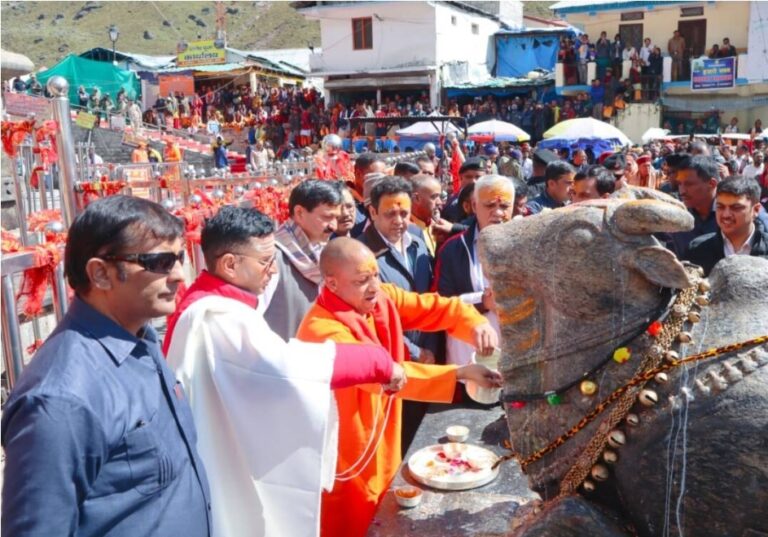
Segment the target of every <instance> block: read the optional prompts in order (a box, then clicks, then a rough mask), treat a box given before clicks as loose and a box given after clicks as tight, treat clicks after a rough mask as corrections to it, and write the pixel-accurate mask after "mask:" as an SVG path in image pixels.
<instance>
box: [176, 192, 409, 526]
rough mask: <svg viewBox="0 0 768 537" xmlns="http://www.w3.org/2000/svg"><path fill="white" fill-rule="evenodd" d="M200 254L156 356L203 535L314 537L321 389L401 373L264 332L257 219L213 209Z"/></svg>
mask: <svg viewBox="0 0 768 537" xmlns="http://www.w3.org/2000/svg"><path fill="white" fill-rule="evenodd" d="M201 247H202V250H203V255H204V256H205V262H206V265H207V267H208V268H209V270H207V271H204V272H203V273H202V274H201V275H200V276H199V277H198V278H197V280H196V281H195V282H194V283H193V284H192V286H191V287H190V288H189V290H188V291H187V293H186V294H185V295H184V297H183V298H182V300H181V303H180V304H179V307H178V308H177V310H176V312H175V313H174V314H173V316H172V317H171V318H170V319H169V321H168V333H167V335H166V338H165V344H164V346H163V349H164V351H165V352H166V354H167V356H168V364H169V365H170V366H171V368H172V369H173V370H174V371H175V373H176V375H177V377H178V379H179V381H180V382H182V383H183V384H184V387H185V389H186V392H187V394H188V396H189V402H190V406H191V407H192V413H193V416H194V419H195V423H196V425H197V427H198V430H199V431H200V434H199V436H198V449H199V451H200V456H201V458H202V459H203V462H204V463H205V464H206V465H207V466H208V468H209V475H210V476H211V477H210V485H211V508H212V510H213V517H212V518H213V524H212V526H213V531H212V534H214V535H216V536H217V537H283V536H286V535H290V536H300V537H315V536H316V535H317V534H318V531H319V528H320V512H319V506H320V492H321V487H325V488H327V489H330V487H331V485H332V484H333V474H334V471H335V468H336V465H335V461H336V453H337V447H336V431H337V427H338V425H337V420H336V417H335V416H336V413H335V410H334V408H333V398H332V392H331V389H333V388H340V387H344V386H351V385H354V384H356V383H376V384H375V385H377V386H380V385H381V384H385V386H384V389H385V390H387V391H391V390H397V389H399V388H400V387H402V384H403V381H404V378H403V374H402V368H401V367H400V366H399V365H398V364H393V362H392V359H391V358H390V357H389V355H388V353H387V352H386V351H385V350H384V349H382V348H381V347H380V346H378V345H346V344H343V343H341V344H338V343H337V344H334V343H332V342H325V343H323V344H320V345H318V344H316V343H303V342H300V341H297V340H295V339H292V340H290V341H288V342H286V341H285V340H283V339H281V338H280V337H279V336H278V335H277V334H275V333H274V332H273V331H272V330H271V329H270V328H269V326H268V325H267V323H266V321H265V320H264V317H263V316H262V313H261V312H260V311H259V310H257V308H256V306H257V296H258V295H260V294H261V293H262V292H263V291H264V287H265V286H266V285H267V283H268V282H269V279H270V278H271V277H272V276H273V275H274V273H275V268H276V265H275V263H274V259H275V253H276V249H275V238H274V224H273V223H272V221H271V220H270V219H269V218H268V217H266V216H265V215H263V214H261V213H259V212H258V211H256V210H254V209H244V208H236V207H223V208H222V209H221V210H220V211H219V212H218V213H217V214H216V216H214V217H213V218H212V219H211V220H209V221H208V222H207V223H206V226H205V227H204V228H203V231H202V233H201ZM179 393H181V392H179ZM179 393H177V394H176V395H177V397H180V395H179Z"/></svg>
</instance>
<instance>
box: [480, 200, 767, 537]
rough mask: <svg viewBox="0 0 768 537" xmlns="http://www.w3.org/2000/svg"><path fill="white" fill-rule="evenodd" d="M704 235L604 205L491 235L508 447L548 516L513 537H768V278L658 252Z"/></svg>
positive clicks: (733, 261) (496, 229)
mask: <svg viewBox="0 0 768 537" xmlns="http://www.w3.org/2000/svg"><path fill="white" fill-rule="evenodd" d="M646 195H647V193H646ZM692 225H693V221H692V218H691V216H690V215H689V214H688V212H687V211H686V210H685V208H684V207H683V206H682V205H681V204H679V203H678V202H676V201H674V200H672V198H668V199H666V200H661V199H644V200H636V199H633V200H627V199H609V200H601V201H595V202H592V203H591V204H578V205H574V206H571V207H570V208H566V209H560V210H557V211H551V212H548V213H544V214H541V215H538V216H535V217H531V218H526V219H522V220H514V221H512V222H509V223H507V224H503V225H498V226H492V227H490V228H488V229H487V230H486V231H484V232H483V233H482V236H481V239H480V241H481V255H482V259H483V263H484V267H485V269H486V271H487V274H488V275H489V276H490V277H491V279H492V286H493V291H494V294H495V298H496V303H497V307H498V313H499V318H500V320H501V325H502V342H503V351H504V352H503V358H502V360H501V364H500V368H501V370H502V374H503V375H504V380H505V384H504V392H503V400H504V401H505V408H506V415H507V425H508V427H509V432H510V440H511V445H512V449H513V453H514V455H515V457H516V458H517V459H518V460H519V461H521V466H522V467H523V470H524V471H525V472H526V474H527V475H528V478H529V483H530V486H531V487H532V488H533V489H534V490H535V491H536V492H538V493H539V494H540V495H541V496H542V498H543V499H544V500H545V501H544V505H543V507H542V506H537V507H536V509H535V510H534V509H530V510H529V511H530V513H529V514H528V515H527V516H525V517H522V519H521V520H517V519H516V521H514V523H513V525H512V528H513V534H514V535H516V536H525V537H531V536H552V537H566V536H590V537H596V536H628V535H640V536H643V537H646V536H647V537H657V536H666V535H675V536H677V535H685V536H690V537H708V536H729V537H757V536H763V535H765V536H768V367H767V366H766V363H768V343H765V341H764V340H765V338H761V337H760V336H765V335H768V261H765V260H763V259H758V258H751V257H747V256H734V257H730V258H727V259H725V260H723V261H722V262H721V263H720V264H719V265H718V266H717V267H716V268H715V270H714V271H713V272H712V273H711V275H710V278H709V279H708V280H704V279H702V278H701V272H699V271H698V270H697V268H695V267H690V266H684V265H683V264H682V263H681V262H680V261H678V260H677V258H675V256H674V255H673V254H672V253H670V252H669V251H668V250H666V249H665V248H663V247H662V246H661V244H660V243H659V242H658V241H657V240H656V239H655V238H654V237H653V235H652V234H653V233H661V232H675V231H682V230H687V229H690V228H691V227H692ZM739 343H742V344H740V345H735V346H734V347H733V348H729V349H719V350H718V351H717V352H715V353H709V354H713V355H715V356H709V355H708V354H703V353H704V351H706V350H708V349H713V348H718V347H723V346H729V345H731V344H739ZM534 513H535V514H534Z"/></svg>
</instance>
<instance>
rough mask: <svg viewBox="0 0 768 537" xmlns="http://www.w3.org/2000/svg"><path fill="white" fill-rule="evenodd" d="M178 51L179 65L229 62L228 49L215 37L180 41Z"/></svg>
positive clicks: (177, 63) (192, 65)
mask: <svg viewBox="0 0 768 537" xmlns="http://www.w3.org/2000/svg"><path fill="white" fill-rule="evenodd" d="M176 52H177V57H176V66H177V67H194V66H196V65H211V64H217V63H227V51H226V50H225V49H224V45H223V43H221V42H216V41H214V40H213V39H208V40H206V41H191V42H189V43H179V45H178V46H177V48H176Z"/></svg>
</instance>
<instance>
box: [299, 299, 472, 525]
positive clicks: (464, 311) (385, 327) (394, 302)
mask: <svg viewBox="0 0 768 537" xmlns="http://www.w3.org/2000/svg"><path fill="white" fill-rule="evenodd" d="M485 322H486V320H485V318H484V317H483V316H482V315H480V314H479V313H477V310H475V308H473V307H472V306H468V305H466V304H463V303H462V302H461V301H460V300H459V299H458V298H445V297H441V296H439V295H437V294H418V293H410V292H407V291H404V290H402V289H400V288H398V287H395V286H393V285H390V284H383V285H382V293H381V295H380V298H379V301H378V304H377V305H376V308H375V310H374V312H373V313H372V314H371V315H367V316H363V315H360V314H359V313H357V312H356V311H355V310H353V309H352V307H351V306H349V305H348V304H346V303H345V302H343V301H342V300H341V299H340V298H339V297H337V296H336V295H334V294H333V293H332V292H330V291H329V290H328V289H326V288H325V287H324V288H323V289H322V291H321V293H320V296H319V297H318V299H317V302H316V303H315V304H314V305H313V306H312V308H311V309H310V310H309V312H307V315H306V316H305V317H304V320H303V321H302V323H301V326H299V330H298V334H297V338H299V339H301V340H304V341H314V342H322V341H326V340H328V339H330V340H332V341H335V342H337V343H375V344H379V345H382V346H383V347H384V348H386V349H387V350H388V351H389V353H390V355H391V356H392V359H393V360H395V361H396V362H398V363H400V364H402V366H403V368H404V369H405V372H406V375H407V377H408V381H407V383H406V385H405V388H403V390H402V391H400V392H398V393H397V394H396V397H394V398H393V400H392V407H391V410H390V414H389V419H388V420H387V421H386V423H382V422H383V420H384V415H385V412H386V409H387V406H388V403H389V400H390V396H388V395H386V394H384V393H382V391H381V386H379V385H370V384H369V385H364V386H353V387H349V388H342V389H338V390H334V394H335V396H336V403H337V405H338V410H339V426H340V429H339V456H338V464H337V471H336V473H337V476H341V475H347V476H349V475H354V474H357V473H358V472H357V471H352V472H350V471H349V470H350V468H351V467H352V466H353V465H354V464H355V462H356V461H359V460H360V459H361V457H362V459H363V460H367V459H368V455H371V458H370V460H369V462H368V464H366V465H365V466H363V467H362V470H361V471H360V468H361V467H360V466H356V467H355V468H357V470H358V471H360V472H359V475H356V477H354V478H352V479H349V480H347V481H344V480H342V479H337V480H336V482H335V484H334V488H333V490H332V491H331V492H330V493H329V492H325V493H323V500H322V512H321V515H320V524H321V527H322V529H321V535H322V537H337V536H338V537H341V536H344V537H361V536H363V535H365V532H366V530H367V529H368V526H369V525H370V523H371V520H372V519H373V515H374V513H375V512H376V507H377V505H378V504H379V500H380V499H381V496H382V495H383V494H384V492H386V490H387V488H388V487H389V484H390V482H391V481H392V478H394V476H395V473H396V472H397V470H398V468H399V467H400V463H401V457H400V436H401V429H402V418H401V412H402V401H401V399H408V400H413V401H425V402H439V403H448V402H450V401H451V400H452V398H453V392H454V388H455V385H456V368H455V366H446V365H429V364H419V363H416V362H408V361H405V359H406V357H407V356H408V353H407V352H406V348H405V343H404V341H403V330H422V331H426V332H433V331H439V330H447V331H448V333H449V334H451V335H452V336H454V337H457V338H459V339H463V340H466V341H471V336H472V330H473V329H474V328H475V327H476V326H478V325H480V324H483V323H485ZM382 427H383V432H382ZM379 434H381V441H380V442H379V443H378V446H377V445H376V440H377V438H378V437H379ZM373 435H375V436H373ZM372 436H373V441H372V442H371V445H370V446H368V444H369V440H370V439H371V438H372ZM366 446H368V449H367V450H366ZM374 449H375V452H374Z"/></svg>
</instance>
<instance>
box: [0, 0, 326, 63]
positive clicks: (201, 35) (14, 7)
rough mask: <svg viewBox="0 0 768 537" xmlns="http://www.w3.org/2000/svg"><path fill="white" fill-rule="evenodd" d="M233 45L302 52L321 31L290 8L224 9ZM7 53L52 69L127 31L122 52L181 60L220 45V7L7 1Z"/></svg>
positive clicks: (3, 38) (3, 37)
mask: <svg viewBox="0 0 768 537" xmlns="http://www.w3.org/2000/svg"><path fill="white" fill-rule="evenodd" d="M224 6H225V9H226V30H227V41H228V44H229V45H230V46H232V47H235V48H242V49H251V50H252V49H261V48H298V47H306V46H307V44H312V45H318V46H319V44H320V26H319V23H317V22H316V21H307V20H305V19H304V17H302V16H301V15H299V14H298V13H297V12H296V11H295V10H294V9H293V8H291V6H290V4H289V3H288V2H263V1H262V2H231V1H230V2H224ZM1 21H2V33H0V42H2V47H3V49H4V50H9V51H13V52H20V53H22V54H25V55H27V56H28V57H29V59H31V60H32V61H33V62H34V63H35V65H36V66H38V67H40V66H48V67H50V66H52V65H54V64H56V63H57V62H58V61H59V60H60V59H61V58H63V57H64V56H66V55H67V54H70V53H72V54H80V53H82V52H83V51H85V50H88V49H90V48H93V47H104V48H108V49H109V48H112V43H111V42H110V40H109V36H108V34H107V29H108V28H109V26H110V25H112V24H114V25H115V26H117V28H118V30H119V31H120V37H119V38H118V41H117V50H124V51H128V52H135V53H141V54H175V52H176V43H178V42H179V41H182V40H186V41H194V40H197V39H213V38H214V36H215V32H216V8H215V4H214V2H186V1H185V2H155V1H138V2H107V1H90V2H28V1H17V2H2V19H1Z"/></svg>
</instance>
